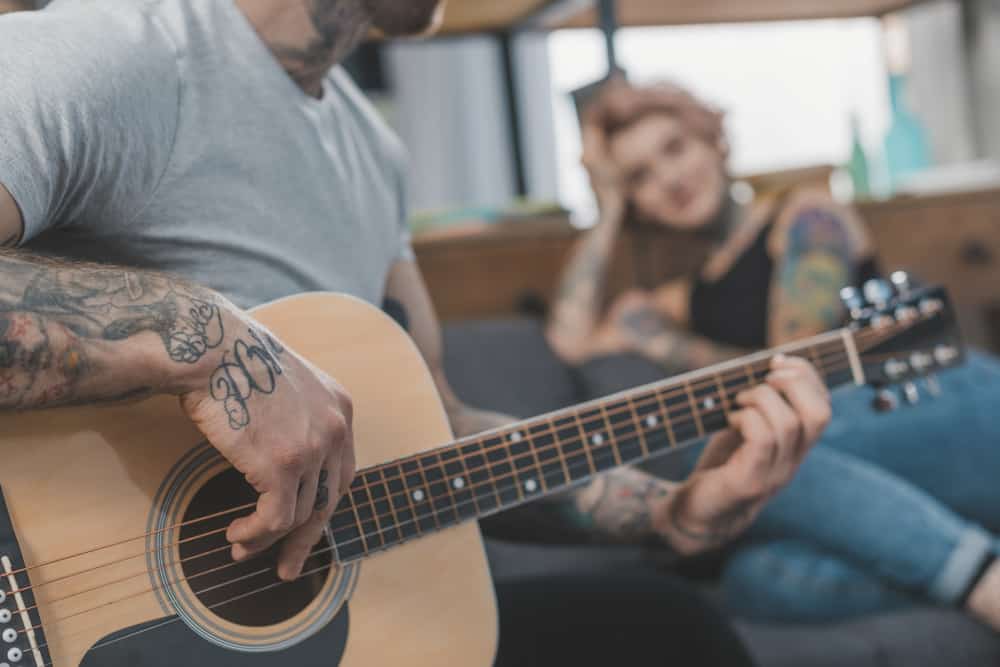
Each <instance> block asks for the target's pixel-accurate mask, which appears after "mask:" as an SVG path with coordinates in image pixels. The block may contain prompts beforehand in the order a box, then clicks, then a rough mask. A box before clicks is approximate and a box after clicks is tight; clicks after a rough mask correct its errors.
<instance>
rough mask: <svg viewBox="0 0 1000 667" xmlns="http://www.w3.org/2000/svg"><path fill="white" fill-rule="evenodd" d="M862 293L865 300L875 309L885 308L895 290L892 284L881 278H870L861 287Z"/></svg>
mask: <svg viewBox="0 0 1000 667" xmlns="http://www.w3.org/2000/svg"><path fill="white" fill-rule="evenodd" d="M862 294H864V298H865V300H866V301H867V302H868V303H869V304H871V305H872V306H873V307H874V308H875V309H876V310H885V308H886V306H887V305H888V304H889V300H890V299H892V297H893V295H894V294H895V292H894V290H893V287H892V285H891V284H889V283H888V282H887V281H885V280H882V279H881V278H872V279H871V280H869V281H867V282H866V283H865V284H864V287H862Z"/></svg>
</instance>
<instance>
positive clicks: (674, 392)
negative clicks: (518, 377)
mask: <svg viewBox="0 0 1000 667" xmlns="http://www.w3.org/2000/svg"><path fill="white" fill-rule="evenodd" d="M832 333H837V332H832ZM873 333H877V332H876V331H874V330H871V329H867V330H864V331H861V332H857V334H856V339H857V340H858V342H861V341H862V337H864V338H867V337H868V334H873ZM828 335H829V334H828ZM838 341H839V337H838V338H837V339H834V340H829V341H824V342H822V343H818V344H816V345H813V346H809V347H811V349H815V348H816V347H829V346H831V345H835V344H836V343H837V342H838ZM792 345H801V343H798V344H796V343H793V344H790V345H789V346H785V347H791V346H792ZM779 350H780V348H779ZM830 353H831V351H827V352H824V354H823V355H821V356H828V355H829V354H830ZM760 354H761V355H763V354H767V353H760ZM757 356H759V355H757ZM772 356H773V354H771V355H770V356H768V357H766V359H767V360H768V361H769V360H770V358H771V357H772ZM756 363H759V360H756V361H753V362H748V363H747V364H744V365H741V366H738V367H734V368H732V369H726V370H725V371H720V372H721V373H723V375H722V376H721V377H720V379H722V380H723V383H725V382H726V381H728V380H732V379H734V378H736V377H737V376H742V371H743V369H745V368H746V367H748V366H752V365H753V364H756ZM723 378H724V379H723ZM661 382H662V383H663V384H669V383H670V382H671V379H669V378H668V379H666V380H663V381H661ZM714 382H715V379H714V378H712V379H704V380H699V381H696V382H694V383H691V384H690V385H688V386H689V387H690V388H691V391H697V390H701V389H704V388H705V387H707V386H708V385H711V384H714ZM655 384H660V383H655ZM637 389H638V390H643V389H646V388H643V387H640V388H637ZM646 391H648V389H646ZM685 391H686V389H685V388H684V387H677V388H673V389H670V390H667V391H665V392H663V393H662V394H659V396H661V397H662V398H664V399H672V398H677V397H678V396H680V395H681V394H682V393H684V392H685ZM621 400H623V401H627V400H629V397H628V393H627V392H625V393H623V396H622V399H621ZM645 400H647V401H648V400H650V399H645ZM620 412H621V411H618V412H608V413H607V415H608V416H614V415H617V414H620ZM527 421H531V420H527ZM597 421H599V419H597V418H595V419H591V420H590V421H586V422H583V421H581V423H582V424H583V425H586V426H590V425H593V424H594V423H596V422H597ZM511 426H514V425H513V424H512V425H511ZM476 438H478V436H470V437H468V438H463V439H460V440H457V441H455V442H454V443H451V444H453V445H457V444H459V443H461V442H462V441H463V440H469V441H470V444H472V443H473V442H475V440H476ZM483 451H484V453H485V452H486V451H488V450H487V449H486V448H484V449H483ZM430 453H432V452H428V454H430ZM382 465H383V466H384V465H388V463H387V464H382ZM360 472H364V471H359V473H360ZM255 506H256V503H247V504H245V505H241V506H239V507H234V508H231V509H228V510H223V511H221V512H216V513H213V514H210V515H207V516H202V517H197V518H194V519H190V520H187V521H183V522H180V523H176V524H173V525H171V526H166V527H163V528H160V529H157V530H154V531H150V532H147V533H144V534H142V535H138V536H135V537H131V538H126V539H123V540H121V541H118V542H114V543H112V544H107V545H102V546H99V547H94V548H92V549H89V550H87V551H82V552H79V553H75V554H70V555H67V556H62V557H60V558H56V559H52V560H49V561H45V562H43V563H37V564H33V565H30V566H26V567H23V568H19V569H16V570H13V571H12V572H10V573H9V574H11V575H18V574H21V573H23V572H28V571H31V570H34V569H37V568H40V567H45V566H48V565H53V564H56V563H60V562H62V561H66V560H70V559H73V558H79V557H82V556H86V555H90V554H92V553H94V552H97V551H102V550H106V549H111V548H114V547H117V546H122V545H124V544H128V543H129V542H134V541H137V540H141V539H145V538H147V537H150V536H153V535H156V534H159V533H162V532H165V531H168V530H173V529H176V528H180V527H183V526H186V525H190V524H194V523H199V522H202V521H206V520H209V519H212V518H217V517H219V516H224V515H226V514H230V513H234V512H237V511H240V510H243V509H249V508H250V507H255ZM148 553H150V552H145V553H142V554H136V555H135V556H130V557H129V558H138V557H141V556H143V555H147V554H148ZM40 585H42V584H39V586H40ZM25 590H27V589H25Z"/></svg>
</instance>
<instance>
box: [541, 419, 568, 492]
mask: <svg viewBox="0 0 1000 667" xmlns="http://www.w3.org/2000/svg"><path fill="white" fill-rule="evenodd" d="M546 421H548V423H549V431H550V432H551V433H552V444H553V446H554V447H555V448H556V453H557V454H558V455H559V461H560V462H561V463H562V468H563V474H565V475H566V483H567V484H569V483H570V482H572V481H573V478H572V477H570V475H569V465H567V463H566V452H564V451H563V443H562V438H560V437H559V432H558V431H557V430H556V423H555V422H554V421H553V420H552V418H551V417H548V418H546Z"/></svg>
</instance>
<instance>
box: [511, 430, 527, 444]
mask: <svg viewBox="0 0 1000 667" xmlns="http://www.w3.org/2000/svg"><path fill="white" fill-rule="evenodd" d="M523 439H524V436H523V435H521V432H520V431H514V432H513V433H511V434H510V441H511V442H521V440H523Z"/></svg>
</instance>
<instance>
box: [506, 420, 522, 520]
mask: <svg viewBox="0 0 1000 667" xmlns="http://www.w3.org/2000/svg"><path fill="white" fill-rule="evenodd" d="M518 433H520V434H521V440H520V441H519V442H524V437H525V436H524V432H523V430H520V429H519V430H518ZM503 442H504V446H505V447H506V448H507V460H508V461H509V462H510V470H511V475H512V476H513V478H514V490H515V491H517V500H516V501H515V502H518V503H519V502H521V501H523V500H524V489H522V488H521V483H520V481H519V480H520V473H519V472H518V469H517V462H516V459H519V458H521V456H522V455H521V454H517V455H515V454H514V450H513V449H511V446H512V445H513V444H514V443H513V442H512V441H511V440H510V438H505V439H504V440H503Z"/></svg>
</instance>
